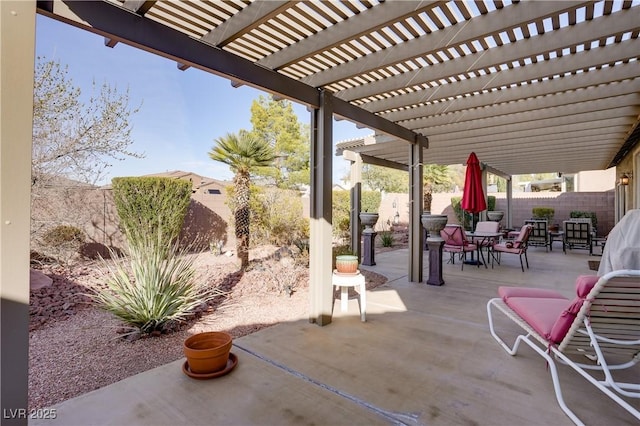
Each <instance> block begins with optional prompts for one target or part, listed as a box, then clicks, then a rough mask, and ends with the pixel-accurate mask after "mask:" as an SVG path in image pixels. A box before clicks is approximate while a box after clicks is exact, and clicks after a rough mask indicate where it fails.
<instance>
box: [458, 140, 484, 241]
mask: <svg viewBox="0 0 640 426" xmlns="http://www.w3.org/2000/svg"><path fill="white" fill-rule="evenodd" d="M460 205H461V207H462V210H465V211H468V212H469V213H471V230H472V231H473V227H474V223H473V215H474V214H475V213H480V212H481V211H483V210H486V209H487V202H486V201H485V198H484V190H483V189H482V170H480V161H479V160H478V157H477V156H476V153H475V152H472V153H471V154H469V158H468V159H467V172H466V174H465V177H464V190H463V191H462V202H461V204H460ZM463 221H464V220H463Z"/></svg>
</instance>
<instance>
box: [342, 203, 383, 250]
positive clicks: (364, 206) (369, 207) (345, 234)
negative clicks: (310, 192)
mask: <svg viewBox="0 0 640 426" xmlns="http://www.w3.org/2000/svg"><path fill="white" fill-rule="evenodd" d="M381 199H382V196H381V195H380V192H378V191H363V192H362V200H361V208H360V211H363V212H369V213H375V212H377V211H378V210H379V209H380V201H381ZM350 208H351V194H350V191H333V211H332V214H333V235H334V236H336V237H338V238H341V239H342V240H347V241H348V240H349V230H350V229H351V219H350V217H349V211H350Z"/></svg>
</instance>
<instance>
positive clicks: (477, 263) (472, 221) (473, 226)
mask: <svg viewBox="0 0 640 426" xmlns="http://www.w3.org/2000/svg"><path fill="white" fill-rule="evenodd" d="M462 212H463V213H462V222H463V224H464V210H462ZM469 213H470V214H471V232H472V233H473V232H475V230H476V226H475V223H474V222H475V216H474V214H473V213H472V212H469ZM463 228H464V226H463ZM464 264H465V265H477V266H478V267H479V266H480V265H481V263H480V258H479V257H478V259H477V260H476V259H474V257H473V252H471V260H465V261H464Z"/></svg>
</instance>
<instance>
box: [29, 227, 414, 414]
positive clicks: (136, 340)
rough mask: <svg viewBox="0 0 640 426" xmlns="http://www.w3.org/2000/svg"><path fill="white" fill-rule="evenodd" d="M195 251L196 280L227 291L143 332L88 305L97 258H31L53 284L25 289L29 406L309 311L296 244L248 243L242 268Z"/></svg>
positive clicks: (97, 278) (376, 279)
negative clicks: (69, 261)
mask: <svg viewBox="0 0 640 426" xmlns="http://www.w3.org/2000/svg"><path fill="white" fill-rule="evenodd" d="M398 238H399V239H398V241H399V244H402V240H403V238H402V237H398ZM398 247H399V245H396V246H394V247H393V248H380V250H389V249H394V248H398ZM194 256H198V259H197V260H196V263H195V265H196V267H197V271H198V273H199V276H200V277H201V279H202V280H205V282H206V283H207V284H208V285H210V286H216V287H218V288H219V289H221V290H223V291H224V292H225V293H226V295H225V296H224V297H217V298H216V299H214V300H212V301H211V302H210V303H209V304H207V305H206V306H201V307H200V309H199V311H198V312H197V313H194V314H193V315H192V316H191V318H190V320H189V321H188V322H186V323H184V324H176V326H175V327H174V331H173V332H171V333H165V334H160V335H156V336H148V337H140V336H137V335H136V334H126V333H124V331H126V330H125V329H124V328H123V326H122V323H120V322H119V321H118V320H117V319H116V318H115V317H114V316H113V315H111V314H110V313H108V312H105V311H103V310H101V309H99V308H97V307H96V306H94V305H93V304H92V302H91V298H90V297H89V296H88V294H89V293H90V292H91V289H92V288H96V286H100V285H103V283H104V280H105V276H104V272H102V271H101V268H99V264H98V262H96V261H89V260H84V261H80V260H78V261H77V262H74V264H73V266H67V267H62V266H59V265H57V266H56V265H51V264H42V263H35V264H33V265H32V266H33V268H34V269H36V270H38V271H39V272H42V273H44V274H45V275H46V276H48V277H50V278H51V279H52V283H51V284H50V285H48V286H44V287H42V288H32V290H31V292H30V324H29V328H30V333H29V408H30V409H37V408H42V407H50V406H52V405H54V404H56V403H59V402H62V401H64V400H67V399H70V398H73V397H75V396H78V395H81V394H83V393H87V392H90V391H92V390H94V389H98V388H101V387H104V386H107V385H109V384H111V383H114V382H116V381H119V380H122V379H124V378H126V377H129V376H132V375H135V374H137V373H140V372H143V371H146V370H149V369H151V368H154V367H157V366H160V365H163V364H166V363H169V362H172V361H174V360H176V359H179V358H182V357H183V353H182V342H183V341H184V339H185V338H186V337H188V336H189V335H191V334H194V333H197V332H201V331H210V330H218V331H226V332H228V333H230V334H231V335H232V336H233V337H235V338H237V337H241V336H244V335H247V334H250V333H253V332H256V331H258V330H260V329H262V328H265V327H270V326H272V325H275V324H277V323H279V322H285V321H297V320H306V319H307V318H308V309H309V294H308V289H309V287H308V278H309V269H308V267H307V265H306V264H305V261H304V259H301V258H300V257H299V256H298V255H297V254H296V253H295V247H294V248H292V249H289V248H277V247H274V246H264V247H260V248H256V249H252V250H251V252H250V259H251V265H250V267H249V268H248V269H247V271H246V272H245V273H243V274H242V273H240V272H238V266H237V259H236V258H235V256H226V255H221V256H216V255H213V254H212V253H210V252H204V253H201V254H199V255H194ZM363 273H364V275H365V276H366V278H367V288H368V289H369V288H374V287H377V286H379V285H382V284H384V283H385V282H386V278H385V277H383V276H382V275H379V274H376V273H373V272H369V271H363ZM336 296H338V295H337V293H336Z"/></svg>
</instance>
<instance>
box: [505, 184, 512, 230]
mask: <svg viewBox="0 0 640 426" xmlns="http://www.w3.org/2000/svg"><path fill="white" fill-rule="evenodd" d="M506 214H507V219H506V221H507V228H513V177H510V178H509V179H507V212H506Z"/></svg>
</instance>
